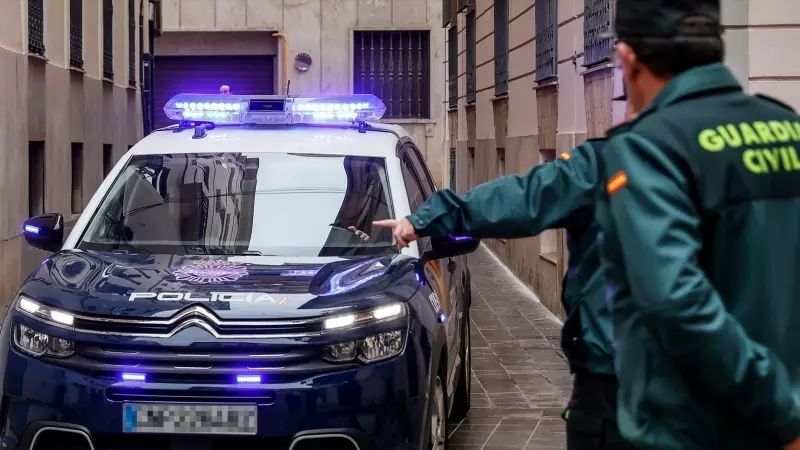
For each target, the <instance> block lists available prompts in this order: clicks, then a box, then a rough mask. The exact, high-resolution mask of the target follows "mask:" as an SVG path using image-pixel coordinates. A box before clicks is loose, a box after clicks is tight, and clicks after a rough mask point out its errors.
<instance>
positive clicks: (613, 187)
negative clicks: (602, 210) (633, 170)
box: [606, 170, 628, 196]
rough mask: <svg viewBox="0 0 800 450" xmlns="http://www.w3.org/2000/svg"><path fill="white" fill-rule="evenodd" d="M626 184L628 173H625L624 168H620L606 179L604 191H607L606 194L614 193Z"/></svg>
mask: <svg viewBox="0 0 800 450" xmlns="http://www.w3.org/2000/svg"><path fill="white" fill-rule="evenodd" d="M627 184H628V174H626V173H625V171H624V170H620V171H619V172H617V173H616V174H614V176H613V177H611V178H609V179H608V182H607V183H606V191H608V195H609V196H611V195H614V194H616V193H617V191H619V190H620V189H622V188H624V187H625V186H626V185H627Z"/></svg>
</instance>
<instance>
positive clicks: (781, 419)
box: [598, 0, 800, 450]
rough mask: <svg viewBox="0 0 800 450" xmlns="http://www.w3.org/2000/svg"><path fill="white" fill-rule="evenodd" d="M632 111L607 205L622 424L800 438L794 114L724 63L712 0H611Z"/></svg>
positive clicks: (698, 444) (609, 168)
mask: <svg viewBox="0 0 800 450" xmlns="http://www.w3.org/2000/svg"><path fill="white" fill-rule="evenodd" d="M614 33H615V35H616V36H615V37H616V40H617V44H616V51H617V57H618V60H619V61H620V63H621V65H622V70H623V73H624V80H625V84H626V87H627V95H628V100H629V102H630V104H631V107H633V108H635V109H636V110H637V111H638V112H639V113H638V116H637V118H636V119H634V120H632V121H630V122H629V123H627V124H625V125H623V126H621V127H619V128H618V129H616V130H614V136H613V138H612V139H611V140H610V141H609V144H608V146H607V148H606V151H605V152H604V153H603V157H602V161H601V163H602V164H601V167H602V177H603V179H604V182H605V187H604V189H602V190H601V193H600V202H599V203H598V220H599V222H600V223H601V224H602V229H603V231H602V244H601V249H602V255H603V262H604V263H605V264H606V265H607V271H606V279H607V282H608V283H609V291H610V298H609V303H610V305H611V309H612V317H613V330H614V341H615V349H616V364H617V376H618V378H619V383H620V389H619V397H618V402H619V403H618V406H619V415H618V419H619V428H620V431H621V433H622V435H623V437H624V438H625V439H626V440H627V441H628V442H630V443H631V444H632V445H634V446H636V447H637V448H646V449H661V450H672V449H675V450H678V449H680V450H695V449H697V450H700V449H742V450H744V449H747V450H755V449H758V450H771V449H781V448H790V449H796V448H800V440H798V437H800V276H799V275H800V274H798V271H800V155H799V153H800V116H798V115H797V114H795V112H794V111H793V110H792V109H791V108H790V107H789V106H787V105H784V104H782V103H780V102H779V101H777V100H773V99H769V98H766V97H763V96H753V95H749V94H747V93H745V92H744V91H743V90H742V86H741V85H740V84H739V83H738V82H737V80H736V78H735V77H734V76H733V74H732V73H731V72H730V71H729V69H728V68H727V67H726V66H725V65H723V64H722V61H723V55H724V46H723V42H722V39H721V25H720V5H719V0H617V13H616V17H615V24H614Z"/></svg>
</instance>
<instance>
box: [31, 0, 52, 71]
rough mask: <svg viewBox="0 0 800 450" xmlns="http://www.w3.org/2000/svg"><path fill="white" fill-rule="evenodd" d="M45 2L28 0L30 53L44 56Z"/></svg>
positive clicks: (42, 0)
mask: <svg viewBox="0 0 800 450" xmlns="http://www.w3.org/2000/svg"><path fill="white" fill-rule="evenodd" d="M45 3H46V2H45V0H28V35H27V37H28V53H30V54H32V55H38V56H42V57H43V56H44V55H45V51H46V50H47V48H46V47H45V45H44V15H45V14H44V5H45Z"/></svg>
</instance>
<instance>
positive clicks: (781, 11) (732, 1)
mask: <svg viewBox="0 0 800 450" xmlns="http://www.w3.org/2000/svg"><path fill="white" fill-rule="evenodd" d="M722 1H723V23H724V24H725V25H726V28H727V31H726V42H727V44H728V63H729V64H730V65H731V67H733V68H734V70H735V71H736V74H737V76H738V77H739V79H740V80H741V81H742V82H743V83H745V84H746V86H747V87H748V88H749V90H750V92H751V93H763V94H765V95H770V96H773V97H777V98H780V99H781V100H783V101H785V102H787V103H789V104H790V105H792V106H793V107H795V108H797V109H800V60H798V58H796V57H795V55H796V54H797V49H796V45H795V44H796V43H797V42H800V5H799V4H798V3H797V1H796V0H722Z"/></svg>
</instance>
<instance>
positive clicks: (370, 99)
mask: <svg viewBox="0 0 800 450" xmlns="http://www.w3.org/2000/svg"><path fill="white" fill-rule="evenodd" d="M385 113H386V105H384V104H383V102H382V101H381V100H380V99H379V98H378V97H375V96H374V95H371V94H355V95H346V96H337V97H316V98H305V97H282V96H268V95H266V96H265V95H253V96H249V95H218V94H178V95H176V96H175V97H172V98H171V99H170V100H169V101H168V102H167V104H166V105H164V114H166V116H167V117H168V118H170V119H171V120H178V121H190V122H191V121H199V122H213V123H215V124H219V125H235V124H265V125H266V124H273V125H280V124H300V123H332V122H339V123H341V122H369V121H376V120H379V119H380V118H381V117H383V115H384V114H385Z"/></svg>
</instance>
